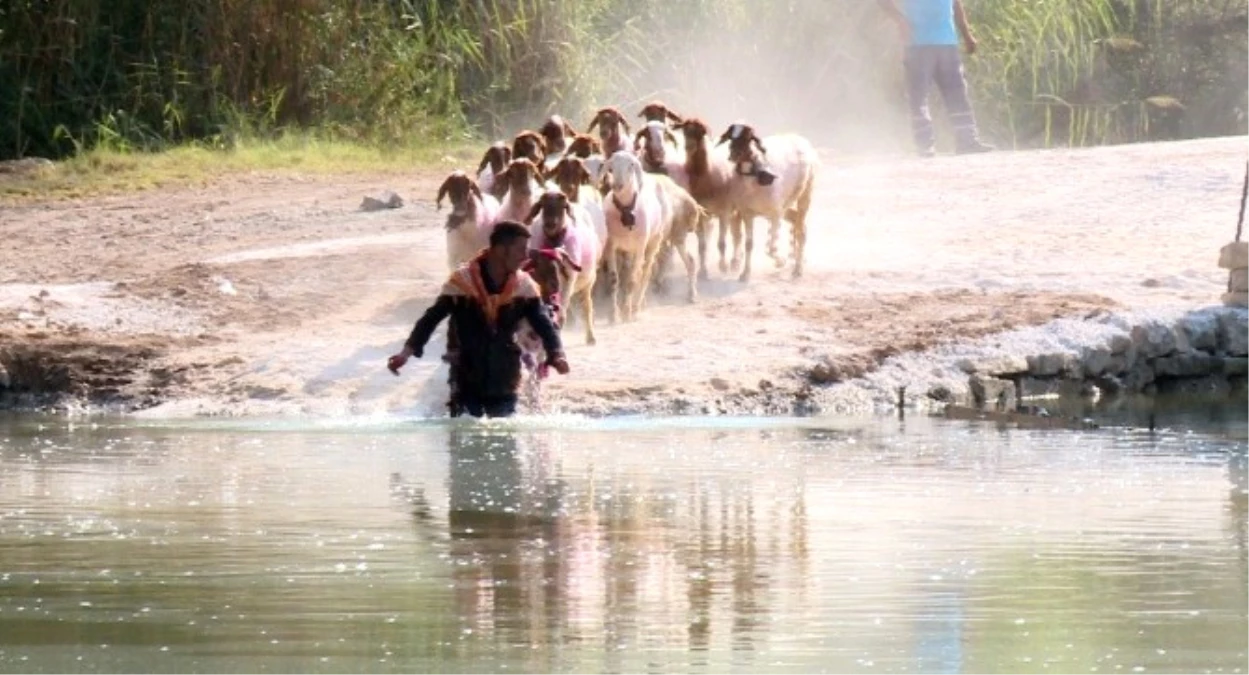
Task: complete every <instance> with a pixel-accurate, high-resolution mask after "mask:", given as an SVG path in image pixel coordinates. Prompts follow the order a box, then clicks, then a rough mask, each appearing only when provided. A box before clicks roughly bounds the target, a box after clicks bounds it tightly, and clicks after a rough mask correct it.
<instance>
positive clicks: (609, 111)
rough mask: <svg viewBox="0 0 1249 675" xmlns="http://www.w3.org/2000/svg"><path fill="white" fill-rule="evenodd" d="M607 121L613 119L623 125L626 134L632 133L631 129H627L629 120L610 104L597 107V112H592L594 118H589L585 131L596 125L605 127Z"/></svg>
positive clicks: (587, 131)
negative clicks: (604, 106) (588, 124)
mask: <svg viewBox="0 0 1249 675" xmlns="http://www.w3.org/2000/svg"><path fill="white" fill-rule="evenodd" d="M608 121H614V122H616V123H617V124H619V125H620V126H621V127H624V132H625V133H626V134H631V133H633V131H632V130H630V129H629V122H628V121H627V120H625V116H624V115H623V114H622V113H621V112H620V111H619V110H617V109H615V108H612V107H610V106H608V107H606V108H599V110H598V112H596V113H594V119H592V120H590V126H588V127H586V130H585V131H586V133H590V132H591V131H594V128H595V127H597V126H603V127H604V128H605V127H606V123H607V122H608ZM600 131H602V130H600Z"/></svg>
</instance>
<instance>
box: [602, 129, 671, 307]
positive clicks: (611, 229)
mask: <svg viewBox="0 0 1249 675" xmlns="http://www.w3.org/2000/svg"><path fill="white" fill-rule="evenodd" d="M607 172H608V175H609V176H610V179H611V182H612V188H611V192H610V193H609V194H608V197H607V199H606V200H604V204H603V212H604V215H605V216H606V218H607V247H606V249H605V250H604V252H603V256H604V257H605V258H606V259H607V268H608V273H609V275H610V276H611V296H612V314H611V319H612V321H613V322H615V321H616V320H617V319H618V317H619V316H620V314H621V312H620V299H619V295H620V293H619V291H620V286H621V285H622V282H627V284H628V286H627V288H626V289H625V310H624V319H625V320H626V321H632V320H633V319H635V318H637V312H638V309H639V308H640V307H641V306H642V304H643V302H645V299H646V289H647V286H648V285H649V284H647V283H646V282H647V281H648V280H649V279H650V278H651V274H652V272H653V268H654V266H655V260H656V258H657V257H658V255H659V250H660V248H661V247H662V246H663V245H664V242H665V240H666V238H667V236H668V230H669V227H670V226H671V221H672V216H671V213H670V212H669V211H668V210H667V202H666V201H665V200H663V199H661V196H660V189H659V186H658V185H657V184H656V181H655V177H654V176H651V175H649V174H647V173H646V172H644V171H642V162H641V161H639V160H638V158H637V157H636V156H635V155H634V154H633V153H631V152H629V151H627V150H621V151H619V152H616V153H615V154H613V155H612V156H611V157H610V158H609V159H608V160H607ZM622 266H623V267H625V269H626V270H627V271H626V273H625V274H623V275H622V274H621V267H622Z"/></svg>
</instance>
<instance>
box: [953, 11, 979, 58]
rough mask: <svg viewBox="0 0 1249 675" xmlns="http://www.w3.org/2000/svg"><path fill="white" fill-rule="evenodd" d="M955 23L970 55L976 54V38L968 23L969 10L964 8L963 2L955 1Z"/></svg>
mask: <svg viewBox="0 0 1249 675" xmlns="http://www.w3.org/2000/svg"><path fill="white" fill-rule="evenodd" d="M954 23H955V24H956V25H957V26H958V34H959V37H961V38H963V45H964V46H965V47H966V48H967V53H968V54H975V53H976V36H975V35H972V32H971V25H970V24H968V23H967V10H966V9H964V8H963V0H954Z"/></svg>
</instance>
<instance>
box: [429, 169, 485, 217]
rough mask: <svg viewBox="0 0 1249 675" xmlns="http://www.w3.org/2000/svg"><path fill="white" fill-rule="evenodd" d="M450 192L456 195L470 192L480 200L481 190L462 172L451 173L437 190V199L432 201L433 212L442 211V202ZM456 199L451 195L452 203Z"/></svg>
mask: <svg viewBox="0 0 1249 675" xmlns="http://www.w3.org/2000/svg"><path fill="white" fill-rule="evenodd" d="M466 186H467V187H466ZM451 191H454V192H457V193H464V192H471V193H473V194H474V195H476V196H477V199H482V196H481V188H479V187H477V183H476V182H474V181H473V179H472V178H469V177H468V174H465V173H464V172H463V171H453V172H451V175H449V176H447V179H446V180H444V181H442V186H440V187H439V188H438V198H437V199H435V200H434V210H436V211H441V210H442V200H443V199H444V198H445V197H446V196H447V193H448V192H451ZM456 198H457V195H455V194H453V195H452V200H453V201H454V200H455V199H456Z"/></svg>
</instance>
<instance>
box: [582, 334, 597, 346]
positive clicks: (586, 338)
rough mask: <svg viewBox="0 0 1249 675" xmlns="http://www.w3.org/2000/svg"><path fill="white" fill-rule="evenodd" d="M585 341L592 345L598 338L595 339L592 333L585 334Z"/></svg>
mask: <svg viewBox="0 0 1249 675" xmlns="http://www.w3.org/2000/svg"><path fill="white" fill-rule="evenodd" d="M585 343H586V344H587V345H591V346H593V345H596V344H598V340H596V339H595V338H594V336H593V335H587V336H585Z"/></svg>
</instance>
